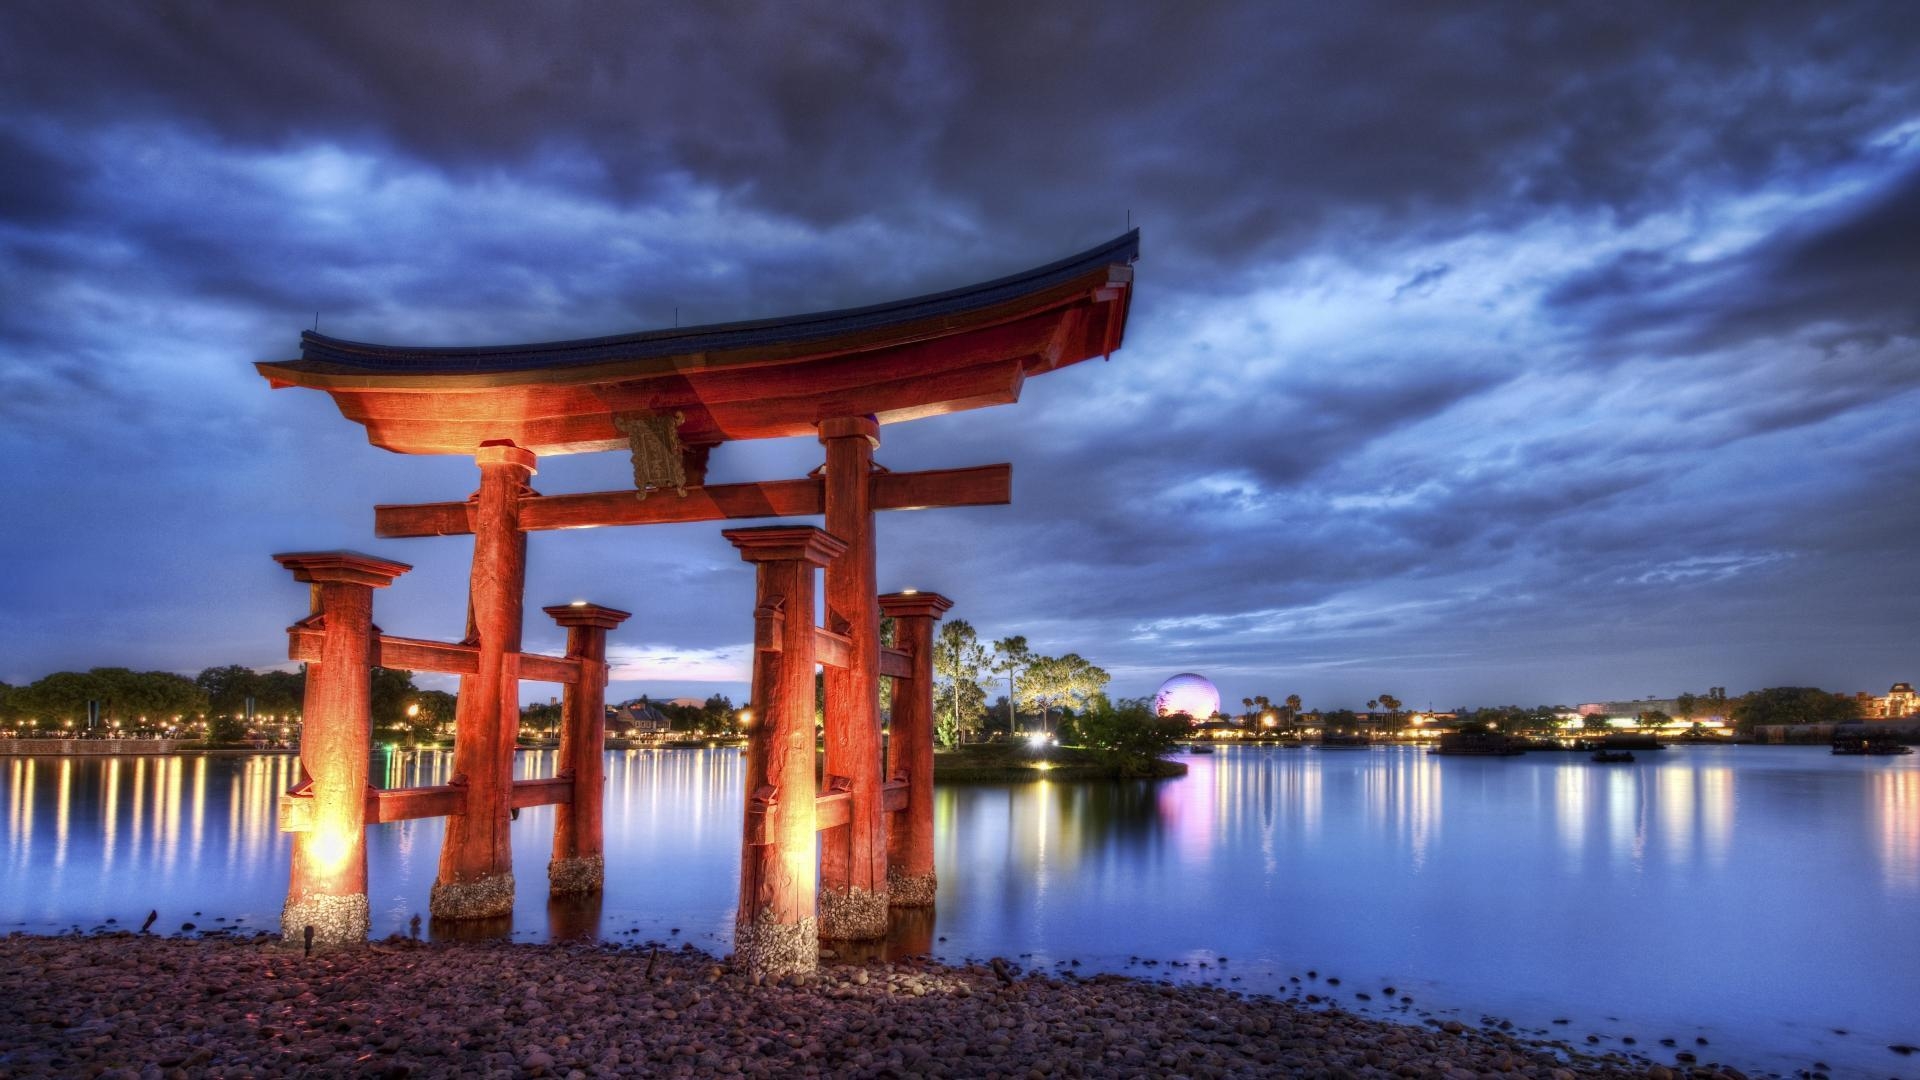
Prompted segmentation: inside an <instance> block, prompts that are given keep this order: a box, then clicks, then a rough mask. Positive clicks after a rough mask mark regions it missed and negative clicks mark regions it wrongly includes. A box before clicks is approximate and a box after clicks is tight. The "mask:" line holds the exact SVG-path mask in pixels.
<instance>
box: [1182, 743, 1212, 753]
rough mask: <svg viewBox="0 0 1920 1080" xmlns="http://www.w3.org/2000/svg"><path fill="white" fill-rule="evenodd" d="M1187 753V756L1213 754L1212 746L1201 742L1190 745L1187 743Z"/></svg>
mask: <svg viewBox="0 0 1920 1080" xmlns="http://www.w3.org/2000/svg"><path fill="white" fill-rule="evenodd" d="M1187 753H1189V754H1211V753H1213V744H1212V743H1203V742H1190V743H1188V744H1187Z"/></svg>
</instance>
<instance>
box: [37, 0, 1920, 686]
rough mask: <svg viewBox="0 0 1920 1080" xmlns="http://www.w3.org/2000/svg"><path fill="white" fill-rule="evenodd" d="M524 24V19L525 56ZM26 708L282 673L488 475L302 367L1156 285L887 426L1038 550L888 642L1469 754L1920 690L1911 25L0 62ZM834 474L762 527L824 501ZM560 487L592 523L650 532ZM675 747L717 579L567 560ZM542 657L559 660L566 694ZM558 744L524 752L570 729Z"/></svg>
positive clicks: (765, 453) (561, 561)
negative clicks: (314, 333) (1676, 696)
mask: <svg viewBox="0 0 1920 1080" xmlns="http://www.w3.org/2000/svg"><path fill="white" fill-rule="evenodd" d="M495 8H497V9H498V10H492V9H495ZM0 40H3V41H6V42H7V43H8V44H7V47H6V48H5V50H4V54H0V297H3V298H4V300H3V301H0V452H4V465H0V476H3V477H4V479H0V512H3V513H4V517H3V518H0V522H3V524H0V680H5V681H8V682H12V683H15V684H18V683H22V682H26V681H31V680H32V679H34V678H37V677H39V676H40V675H43V674H45V673H47V672H49V671H52V670H58V669H62V668H74V667H87V666H94V665H106V664H115V665H127V666H132V667H136V668H163V669H174V670H181V671H189V672H191V671H195V670H198V669H199V668H201V667H204V666H208V665H211V664H216V663H234V662H238V663H245V664H249V665H255V666H267V665H272V664H275V663H278V662H281V661H283V659H284V656H285V653H284V645H285V638H284V635H283V633H282V629H283V628H284V627H285V625H286V624H287V623H288V622H290V621H291V620H292V619H294V618H296V617H298V616H300V615H301V614H303V613H304V605H305V596H304V592H303V590H302V588H301V587H299V586H296V585H295V584H293V583H292V581H291V580H290V579H289V578H288V577H287V576H286V575H285V574H284V572H282V571H281V570H280V569H279V568H278V567H276V566H275V565H274V564H273V563H272V562H271V561H270V560H269V559H268V555H269V554H270V553H272V552H275V551H284V550H297V549H314V548H333V547H351V548H358V549H361V550H366V551H371V552H375V553H378V554H382V555H386V556H390V557H394V558H399V559H402V560H406V561H410V562H413V563H414V564H415V565H416V569H415V571H414V572H413V573H412V574H410V575H408V576H406V577H404V578H402V579H401V580H400V582H399V583H398V584H397V585H396V586H395V587H394V588H393V589H391V590H389V591H387V592H384V593H382V594H380V595H379V597H378V607H377V614H376V618H377V619H378V621H379V622H380V624H381V625H382V626H383V627H384V628H386V629H387V630H388V631H389V632H392V633H401V634H411V635H417V636H424V637H441V638H453V637H457V636H458V635H459V633H460V630H461V620H462V612H463V609H464V599H465V597H464V590H465V577H466V565H467V558H468V555H469V553H470V549H471V542H470V540H467V539H464V538H442V539H433V540H410V541H380V540H376V539H375V538H374V537H373V535H372V512H371V506H372V504H374V503H376V502H412V501H430V500H439V499H451V498H461V497H464V496H465V495H466V494H467V493H468V492H469V491H471V490H472V489H473V487H474V484H475V475H476V474H475V472H474V470H473V467H472V464H471V462H470V461H465V460H452V459H437V458H418V457H400V456H395V455H392V454H389V453H387V452H385V451H382V450H378V449H375V448H373V447H370V446H368V445H367V444H366V442H365V438H364V434H363V432H362V431H361V429H360V428H359V427H357V426H356V425H353V424H351V423H348V422H346V421H345V420H343V419H342V418H341V417H340V416H339V414H338V413H337V412H336V410H335V409H334V407H333V405H332V404H331V403H330V401H329V400H328V399H327V398H326V397H325V396H324V395H322V394H318V393H313V392H308V391H293V390H289V391H277V392H270V391H269V390H268V389H267V386H266V384H265V382H264V381H262V380H261V379H260V378H259V377H258V375H257V374H256V373H255V372H254V370H253V368H252V367H251V363H252V362H253V361H256V360H263V359H286V358H290V357H292V356H294V355H295V354H296V352H297V339H298V334H299V332H300V331H301V330H302V329H305V328H308V327H310V326H312V325H313V324H314V321H315V319H316V316H317V318H318V319H319V324H320V327H321V329H322V330H323V331H324V332H326V333H329V334H332V335H335V336H339V337H345V338H352V339H359V340H372V341H383V342H393V343H492V342H506V341H523V340H541V339H551V338H569V337H581V336H588V335H597V334H606V333H617V332H621V331H628V330H637V329H644V328H650V327H656V326H662V325H672V322H673V319H674V317H675V311H676V309H677V310H678V315H679V319H680V321H681V322H682V323H683V324H693V323H699V322H718V321H726V320H732V319H738V318H749V317H757V316H770V315H779V314H787V313H793V312H799V311H807V310H815V309H820V308H829V307H835V306H843V305H850V304H860V303H868V302H875V301H880V300H886V299H893V298H897V297H901V296H907V295H912V294H915V293H919V292H925V291H930V290H934V289H941V288H947V287H952V286H957V285H963V284H967V283H970V282H974V281H979V280H984V279H987V278H990V277H994V276H997V275H1000V274H1003V273H1007V272H1011V271H1014V270H1018V269H1022V268H1025V267H1027V266H1032V265H1036V264H1039V263H1043V262H1047V261H1051V260H1052V259H1055V258H1058V257H1061V256H1064V255H1067V254H1071V253H1073V252H1076V251H1079V250H1081V249H1083V248H1086V247H1090V246H1092V245H1094V244H1096V243H1098V242H1100V241H1103V240H1106V239H1109V238H1111V237H1113V236H1115V235H1117V234H1119V233H1120V232H1122V231H1123V230H1124V229H1125V228H1126V226H1127V223H1128V221H1129V220H1131V221H1132V222H1133V223H1134V224H1137V225H1139V226H1140V228H1141V230H1142V248H1143V254H1142V257H1141V259H1140V262H1139V264H1138V266H1137V274H1138V277H1137V290H1138V291H1137V296H1136V299H1135V302H1134V306H1133V311H1132V320H1131V324H1130V327H1129V334H1128V338H1127V341H1126V345H1125V347H1124V349H1122V351H1121V352H1119V353H1118V354H1116V355H1115V357H1114V358H1113V360H1112V362H1111V363H1104V364H1103V363H1100V362H1098V361H1093V362H1089V363H1086V364H1082V365H1079V366H1077V367H1074V368H1070V369H1068V370H1066V371H1062V372H1059V373H1056V374H1053V375H1049V376H1047V377H1045V378H1042V379H1036V380H1033V381H1031V382H1029V383H1028V384H1027V389H1026V393H1025V398H1024V400H1023V401H1022V402H1021V403H1020V404H1019V405H1018V406H1015V407H1011V408H1001V409H995V410H983V411H978V412H973V413H967V414H961V415H956V416H950V417H944V418H937V419H932V420H925V421H920V422H916V423H912V424H904V425H895V426H891V427H889V428H887V429H886V430H885V432H884V437H885V444H884V445H883V447H882V449H881V452H880V459H881V461H882V462H883V463H884V464H887V465H889V466H891V467H894V468H896V469H902V468H930V467H942V466H951V465H968V464H977V463H985V462H993V461H1001V460H1010V461H1012V462H1013V463H1014V467H1015V505H1013V506H1011V507H1003V508H987V509H967V510H951V511H938V512H928V513H921V514H890V515H886V516H885V517H883V518H882V520H881V526H880V538H881V554H880V579H881V584H882V587H883V588H897V587H901V586H906V585H913V586H918V587H920V588H923V589H938V590H940V591H942V592H945V593H947V594H948V595H950V596H952V597H953V598H954V599H955V600H956V601H957V603H958V606H957V607H956V609H955V611H954V612H953V615H954V616H956V617H964V618H966V619H968V620H970V621H971V622H972V623H973V624H974V625H975V626H976V627H977V628H979V629H980V630H981V632H982V633H983V635H985V636H988V637H995V636H1001V635H1005V634H1009V633H1024V634H1025V635H1026V636H1027V637H1028V638H1029V639H1030V641H1032V642H1033V644H1034V645H1035V646H1036V647H1037V648H1039V649H1040V650H1042V651H1047V652H1064V651H1068V650H1072V651H1078V652H1080V653H1082V654H1083V655H1085V656H1087V657H1089V658H1091V659H1093V660H1094V661H1095V662H1097V663H1100V664H1102V665H1104V666H1105V667H1106V668H1107V669H1108V670H1109V671H1111V672H1112V673H1113V675H1114V689H1115V690H1116V691H1118V692H1121V693H1125V694H1144V693H1148V692H1151V691H1152V689H1153V688H1154V687H1155V686H1156V685H1157V684H1158V682H1159V680H1160V679H1162V678H1164V677H1165V676H1166V675H1168V674H1171V673H1173V672H1176V671H1182V670H1193V671H1200V672H1204V673H1206V674H1208V675H1210V676H1212V677H1213V678H1214V679H1215V680H1216V681H1217V682H1218V683H1219V684H1220V686H1221V688H1222V690H1223V691H1224V692H1225V694H1226V696H1227V697H1228V698H1229V699H1230V700H1233V701H1236V702H1237V700H1238V699H1239V698H1240V697H1242V696H1247V695H1252V694H1256V693H1265V694H1269V695H1272V696H1275V697H1279V696H1281V695H1284V694H1288V693H1300V694H1302V695H1304V696H1305V697H1306V698H1307V700H1308V701H1309V702H1310V703H1313V704H1319V705H1324V706H1335V707H1337V706H1343V705H1345V706H1352V705H1358V704H1361V703H1363V702H1364V701H1365V700H1366V699H1368V698H1370V697H1373V696H1375V695H1377V694H1379V693H1381V692H1383V691H1384V692H1390V693H1393V694H1395V695H1397V696H1399V697H1401V698H1402V699H1404V700H1406V701H1407V702H1409V703H1410V704H1414V705H1426V704H1429V703H1431V704H1433V705H1435V706H1440V707H1446V706H1451V705H1456V704H1488V703H1494V702H1506V701H1519V702H1525V703H1535V702H1543V701H1544V702H1575V701H1580V700H1591V699H1596V698H1606V697H1624V696H1634V695H1641V694H1655V693H1657V694H1662V695H1664V694H1671V693H1673V692H1676V691H1678V690H1681V689H1685V688H1692V689H1696V690H1703V689H1705V688H1706V687H1708V686H1710V685H1721V686H1726V687H1728V688H1729V689H1730V690H1732V691H1733V692H1736V693H1738V692H1740V691H1742V690H1746V689H1751V688H1754V687H1757V686H1765V685H1776V684H1812V685H1820V686H1825V687H1828V688H1830V689H1845V690H1855V689H1873V690H1876V691H1883V690H1884V689H1885V687H1886V685H1887V684H1889V683H1891V682H1892V681H1894V680H1895V679H1913V678H1916V677H1920V648H1917V647H1916V646H1920V634H1916V632H1915V610H1916V602H1920V559H1916V558H1915V557H1913V553H1914V551H1915V548H1916V542H1915V537H1916V536H1917V535H1920V533H1917V531H1916V530H1920V500H1916V498H1915V483H1916V480H1917V479H1920V455H1916V454H1915V453H1914V452H1913V448H1914V444H1915V438H1916V435H1920V78H1916V76H1915V73H1916V72H1920V7H1916V6H1914V5H1911V4H1898V3H1896V4H1889V5H1886V6H1871V5H1868V6H1850V5H1841V4H1821V5H1778V6H1776V5H1756V4H1741V5H1714V4H1690V5H1672V4H1664V3H1658V4H1650V5H1644V6H1638V5H1631V4H1611V5H1585V6H1579V7H1576V6H1570V5H1549V6H1541V5H1522V4H1412V3H1406V4H1388V5H1384V6H1381V5H1373V4H1365V3H1343V4H1338V5H1307V4H1301V5H1275V4H1265V3H1261V4H1246V5H1238V6H1236V5H1226V4H1222V5H1160V4H1130V3H1120V4H1114V3H1111V2H1109V3H1100V4H1092V3H1086V4H1082V3H1053V4H1046V5H1032V4H1005V5H999V4H980V3H970V4H955V5H938V4H919V3H908V4H864V3H844V2H836V3H833V4H813V5H804V4H785V3H777V4H766V5H753V4H702V5H683V6H680V7H641V6H638V5H619V4H601V3H595V4H585V3H581V4H563V3H554V4H546V5H540V6H538V7H535V8H526V7H524V6H523V5H486V4H471V3H463V4H457V5H444V6H440V7H439V8H438V10H435V6H434V5H392V4H385V3H365V4H328V5H299V6H296V5H267V6H260V5H234V6H231V7H229V6H226V5H221V4H208V3H179V4H166V5H157V4H124V3H111V4H100V5H91V4H82V3H61V4H10V5H5V6H3V7H0ZM819 459H820V449H819V447H818V446H817V444H812V443H809V442H807V441H806V440H785V441H778V442H762V443H736V444H729V445H728V446H726V447H724V448H722V449H721V450H720V451H718V452H716V454H715V457H714V471H713V479H714V480H715V481H717V482H718V481H739V480H754V479H775V478H785V477H791V476H798V475H801V474H802V473H804V472H805V471H806V470H807V469H808V468H811V467H812V466H813V465H815V464H818V462H819ZM626 470H627V464H626V461H625V456H624V455H623V454H600V455H589V456H581V457H571V458H550V459H547V460H545V461H543V462H542V464H541V473H540V476H539V477H538V478H537V480H536V485H537V486H538V487H539V488H540V489H541V490H543V491H547V492H561V491H583V490H599V489H604V488H612V487H619V486H622V485H623V484H624V483H626V482H627V471H626ZM531 562H532V566H531V576H530V583H529V591H528V601H529V608H530V610H532V609H533V608H534V606H536V605H538V604H543V603H553V602H558V601H564V600H569V599H573V598H575V597H587V598H591V599H593V600H596V601H600V602H603V603H608V604H612V605H615V606H619V607H624V608H627V609H630V610H632V611H634V612H635V617H634V619H633V621H632V622H631V623H629V624H628V626H627V627H625V628H623V629H622V630H621V631H620V632H619V633H618V634H617V635H616V636H617V639H618V640H619V642H620V646H619V648H618V650H617V651H618V653H619V660H620V664H619V669H618V671H617V673H616V678H618V679H619V680H620V681H619V682H618V683H617V684H616V686H615V687H614V693H615V694H616V695H620V696H624V695H628V694H637V693H639V692H641V691H647V692H651V693H655V694H660V693H666V694H680V693H696V694H705V693H708V692H712V691H715V690H718V691H721V692H728V693H732V694H734V695H735V696H736V697H739V696H740V695H741V691H742V689H743V685H742V680H743V678H744V673H745V668H746V659H745V655H746V654H745V649H744V644H743V643H744V642H745V640H746V638H747V635H748V630H749V621H748V620H749V614H748V613H749V609H750V606H751V572H750V570H749V568H748V567H746V566H745V565H744V564H742V563H740V562H739V560H738V557H737V555H736V553H735V552H734V551H733V549H732V548H731V547H730V546H729V545H728V544H727V543H726V542H725V541H724V540H722V539H721V538H720V536H719V526H717V525H693V526H671V527H655V528H651V529H644V530H634V529H626V530H596V531H591V532H574V533H545V534H539V535H537V536H535V537H534V539H533V545H532V557H531ZM543 623H544V620H543V619H542V618H541V617H539V616H538V613H537V611H536V612H535V618H534V619H531V620H529V624H528V643H529V647H530V648H541V649H547V650H550V651H557V649H558V648H559V646H560V635H559V634H558V633H557V632H555V631H554V630H553V628H552V627H550V626H546V625H543ZM549 692H550V690H549V688H547V687H543V686H534V685H531V684H530V685H529V687H528V694H529V696H530V697H532V696H540V697H544V696H545V695H546V694H548V693H549Z"/></svg>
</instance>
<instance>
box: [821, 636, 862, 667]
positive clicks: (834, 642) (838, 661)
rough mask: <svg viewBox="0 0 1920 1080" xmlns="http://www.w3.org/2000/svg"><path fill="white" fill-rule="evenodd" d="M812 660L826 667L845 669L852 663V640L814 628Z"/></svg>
mask: <svg viewBox="0 0 1920 1080" xmlns="http://www.w3.org/2000/svg"><path fill="white" fill-rule="evenodd" d="M813 658H814V659H815V660H818V661H819V662H820V663H822V664H824V665H826V666H827V667H835V668H843V667H846V666H847V665H848V664H850V663H852V662H853V639H852V638H850V637H848V636H847V635H845V634H836V633H834V632H833V631H831V630H828V629H826V628H825V627H821V626H816V627H814V628H813Z"/></svg>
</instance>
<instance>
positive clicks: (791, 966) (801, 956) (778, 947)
mask: <svg viewBox="0 0 1920 1080" xmlns="http://www.w3.org/2000/svg"><path fill="white" fill-rule="evenodd" d="M733 958H734V962H735V963H737V964H740V965H742V966H744V967H745V968H746V969H747V970H748V971H757V972H760V973H762V974H765V975H804V974H807V973H810V972H812V971H814V970H816V969H818V968H819V966H820V925H819V924H818V923H816V922H815V921H814V920H812V919H802V920H800V921H799V922H797V923H783V922H775V921H774V920H773V918H772V917H771V916H770V915H766V914H763V915H762V916H761V917H760V918H759V919H757V920H755V921H754V922H753V923H751V924H749V925H746V926H736V927H734V930H733Z"/></svg>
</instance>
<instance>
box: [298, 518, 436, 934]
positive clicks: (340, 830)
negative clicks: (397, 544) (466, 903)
mask: <svg viewBox="0 0 1920 1080" xmlns="http://www.w3.org/2000/svg"><path fill="white" fill-rule="evenodd" d="M273 558H274V561H275V562H278V563H279V564H280V565H281V566H284V567H286V568H287V569H288V570H291V571H293V576H294V580H296V581H304V582H307V583H308V584H310V585H311V586H312V594H313V604H312V606H313V614H312V615H310V616H309V617H308V618H307V619H306V620H304V621H303V622H302V623H301V624H300V626H298V627H296V628H295V629H301V628H306V629H312V628H314V627H318V628H319V629H320V630H321V635H322V636H321V645H320V658H319V659H318V660H315V661H311V662H309V663H308V664H307V690H306V700H305V702H304V704H303V712H302V715H304V716H305V717H306V722H305V725H304V726H303V728H302V731H301V736H300V767H301V768H302V769H304V770H305V771H306V774H307V785H308V788H307V793H308V794H309V795H310V796H311V798H312V806H313V819H312V825H311V828H309V829H308V830H307V831H305V832H300V833H295V834H294V837H293V866H292V870H291V871H290V872H289V873H288V875H287V905H286V907H284V908H282V909H281V912H280V932H281V934H282V935H284V936H285V938H286V939H287V941H289V942H292V943H304V942H305V940H306V931H307V928H308V927H312V928H313V944H315V945H321V946H337V945H351V944H358V943H361V942H364V941H366V940H367V931H368V929H369V928H370V926H371V919H370V915H369V910H368V907H367V779H368V774H369V762H368V746H369V743H370V741H371V739H372V734H373V731H372V719H371V716H370V713H369V709H370V706H371V702H372V697H373V590H375V589H384V588H386V587H387V586H388V585H391V584H393V579H394V578H397V577H399V576H400V575H401V574H404V573H406V572H407V571H408V570H411V569H412V567H410V566H408V565H407V564H405V563H397V562H390V561H388V560H386V559H376V558H374V557H373V556H371V555H361V554H358V553H356V552H351V551H318V552H297V553H289V554H284V555H275V556H274V557H273Z"/></svg>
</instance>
